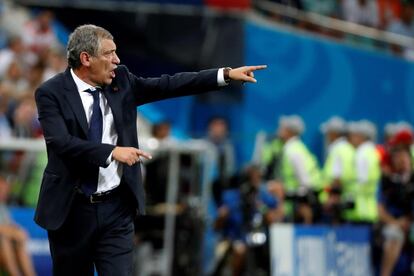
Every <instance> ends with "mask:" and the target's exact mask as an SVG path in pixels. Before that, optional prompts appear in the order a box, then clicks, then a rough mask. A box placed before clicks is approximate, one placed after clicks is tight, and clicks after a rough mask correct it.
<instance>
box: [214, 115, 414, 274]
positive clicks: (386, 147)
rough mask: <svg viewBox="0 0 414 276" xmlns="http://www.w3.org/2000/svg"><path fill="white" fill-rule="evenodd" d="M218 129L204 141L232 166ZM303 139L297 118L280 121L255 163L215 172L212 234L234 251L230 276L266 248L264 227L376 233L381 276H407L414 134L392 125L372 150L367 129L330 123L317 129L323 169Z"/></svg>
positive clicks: (363, 124)
mask: <svg viewBox="0 0 414 276" xmlns="http://www.w3.org/2000/svg"><path fill="white" fill-rule="evenodd" d="M223 125H225V121H224V120H223V119H221V120H218V121H217V120H216V121H213V122H212V123H211V124H210V127H209V136H208V137H209V138H208V140H210V141H211V142H212V143H213V144H214V145H215V146H216V148H217V152H218V159H217V160H218V164H226V162H225V160H231V159H233V158H234V156H231V154H232V150H224V149H225V148H229V147H231V142H230V140H229V138H228V136H227V135H226V133H227V130H226V128H224V127H223ZM220 129H221V130H220ZM217 130H218V131H217ZM304 131H305V124H304V121H303V120H302V118H301V117H299V116H297V115H291V116H281V117H280V119H279V125H278V128H277V131H276V134H275V135H270V136H269V138H268V139H267V140H266V142H265V143H262V144H261V145H259V146H258V147H259V148H260V149H261V150H260V152H261V157H260V160H259V161H257V160H256V162H254V163H252V164H251V165H249V166H247V167H246V169H245V170H244V171H243V172H240V173H236V174H232V173H230V170H228V168H226V166H223V167H220V165H219V170H220V173H218V176H217V179H216V181H215V182H214V184H213V194H214V198H215V202H216V205H217V207H218V213H217V219H216V222H215V229H216V230H217V231H219V232H220V233H221V235H222V237H223V241H226V242H230V244H231V246H229V249H228V250H229V252H231V254H232V256H233V263H232V266H233V272H234V275H242V274H241V271H242V270H243V269H246V268H245V267H244V266H245V265H246V258H247V256H248V250H253V249H257V248H258V247H257V246H258V245H260V244H261V243H262V242H263V243H264V241H265V240H266V239H260V238H259V237H260V235H258V233H263V235H266V234H265V233H266V232H267V226H269V225H270V224H272V223H280V222H290V223H296V224H305V225H311V224H327V225H332V226H337V225H343V224H352V225H368V226H369V227H371V228H372V230H373V233H374V235H373V237H374V238H373V249H374V250H373V253H375V254H374V255H375V256H374V257H375V258H374V261H375V262H376V267H377V269H378V270H379V271H380V274H379V275H383V276H385V275H391V274H392V272H393V270H394V273H395V274H392V275H411V274H410V273H411V261H412V256H413V255H412V253H413V251H412V244H413V242H414V239H413V234H414V233H413V232H412V231H413V225H414V224H413V215H414V203H413V202H414V174H413V168H414V163H413V160H414V147H413V141H414V140H413V138H414V132H413V127H412V126H411V125H410V124H409V123H407V122H396V123H389V124H387V125H386V126H385V128H384V143H383V144H375V141H376V140H377V138H378V135H377V129H376V127H375V125H374V124H373V123H372V122H370V121H368V120H360V121H352V122H346V121H344V120H343V119H342V118H339V117H333V118H331V119H330V120H328V121H327V122H325V123H323V124H322V125H321V127H320V131H321V133H322V134H323V137H324V141H325V148H326V154H325V156H324V159H323V162H322V165H321V166H320V165H319V162H318V160H317V158H316V157H315V155H314V153H312V151H311V150H310V149H309V148H308V147H307V145H306V144H305V143H304V142H303V141H302V139H301V135H302V134H303V133H304ZM218 134H220V135H218ZM218 137H221V139H218ZM221 160H223V161H221ZM233 173H235V172H234V171H233ZM254 255H255V256H256V257H257V256H258V254H257V252H256V253H255V254H254ZM259 256H260V255H259ZM401 256H403V257H404V258H405V259H404V260H405V264H404V262H403V261H401V258H402V257H401ZM263 260H268V258H260V257H259V264H260V262H261V263H262V264H263V262H264V263H265V264H263V268H266V267H268V264H266V261H263ZM401 262H403V263H401ZM397 263H398V266H397V265H396V264H397ZM255 273H257V272H255Z"/></svg>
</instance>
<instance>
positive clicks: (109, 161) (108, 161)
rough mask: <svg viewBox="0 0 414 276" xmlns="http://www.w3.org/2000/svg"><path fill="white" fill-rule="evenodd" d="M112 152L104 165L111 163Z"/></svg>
mask: <svg viewBox="0 0 414 276" xmlns="http://www.w3.org/2000/svg"><path fill="white" fill-rule="evenodd" d="M112 152H113V151H111V154H110V155H109V157H108V159H106V164H107V165H109V164H111V162H112Z"/></svg>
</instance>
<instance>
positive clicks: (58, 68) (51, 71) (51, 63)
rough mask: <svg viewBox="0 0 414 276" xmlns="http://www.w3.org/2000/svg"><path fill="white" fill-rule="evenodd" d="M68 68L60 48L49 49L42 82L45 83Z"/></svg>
mask: <svg viewBox="0 0 414 276" xmlns="http://www.w3.org/2000/svg"><path fill="white" fill-rule="evenodd" d="M67 66H68V64H67V61H66V55H65V53H64V51H62V50H61V49H60V48H51V49H50V50H49V52H48V55H47V59H46V68H45V70H44V72H43V77H42V79H43V81H46V80H48V79H50V78H51V77H53V76H54V75H56V74H57V73H60V72H63V71H64V70H65V68H66V67H67Z"/></svg>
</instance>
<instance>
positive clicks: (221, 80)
mask: <svg viewBox="0 0 414 276" xmlns="http://www.w3.org/2000/svg"><path fill="white" fill-rule="evenodd" d="M223 69H224V68H220V69H218V72H217V84H218V86H226V85H228V83H227V82H226V81H225V80H224V70H223Z"/></svg>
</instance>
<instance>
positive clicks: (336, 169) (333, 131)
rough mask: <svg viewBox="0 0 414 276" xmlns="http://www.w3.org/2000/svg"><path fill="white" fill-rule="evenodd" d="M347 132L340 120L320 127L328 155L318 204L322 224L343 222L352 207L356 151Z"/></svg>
mask: <svg viewBox="0 0 414 276" xmlns="http://www.w3.org/2000/svg"><path fill="white" fill-rule="evenodd" d="M346 130H347V129H346V122H345V121H344V120H343V119H342V118H339V117H332V118H331V119H329V120H328V121H327V122H325V123H323V124H322V125H321V132H322V133H323V134H324V135H325V143H326V144H327V154H326V159H325V164H324V166H323V170H322V184H321V188H322V191H321V193H320V194H319V200H320V201H321V203H322V204H323V221H325V222H329V223H339V222H342V220H343V212H344V210H346V209H348V208H351V207H352V205H353V200H352V197H351V195H350V189H351V187H352V184H353V182H354V181H355V167H354V155H355V149H354V147H353V146H352V145H351V144H350V143H349V141H348V140H347V138H346V136H345V135H346Z"/></svg>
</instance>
